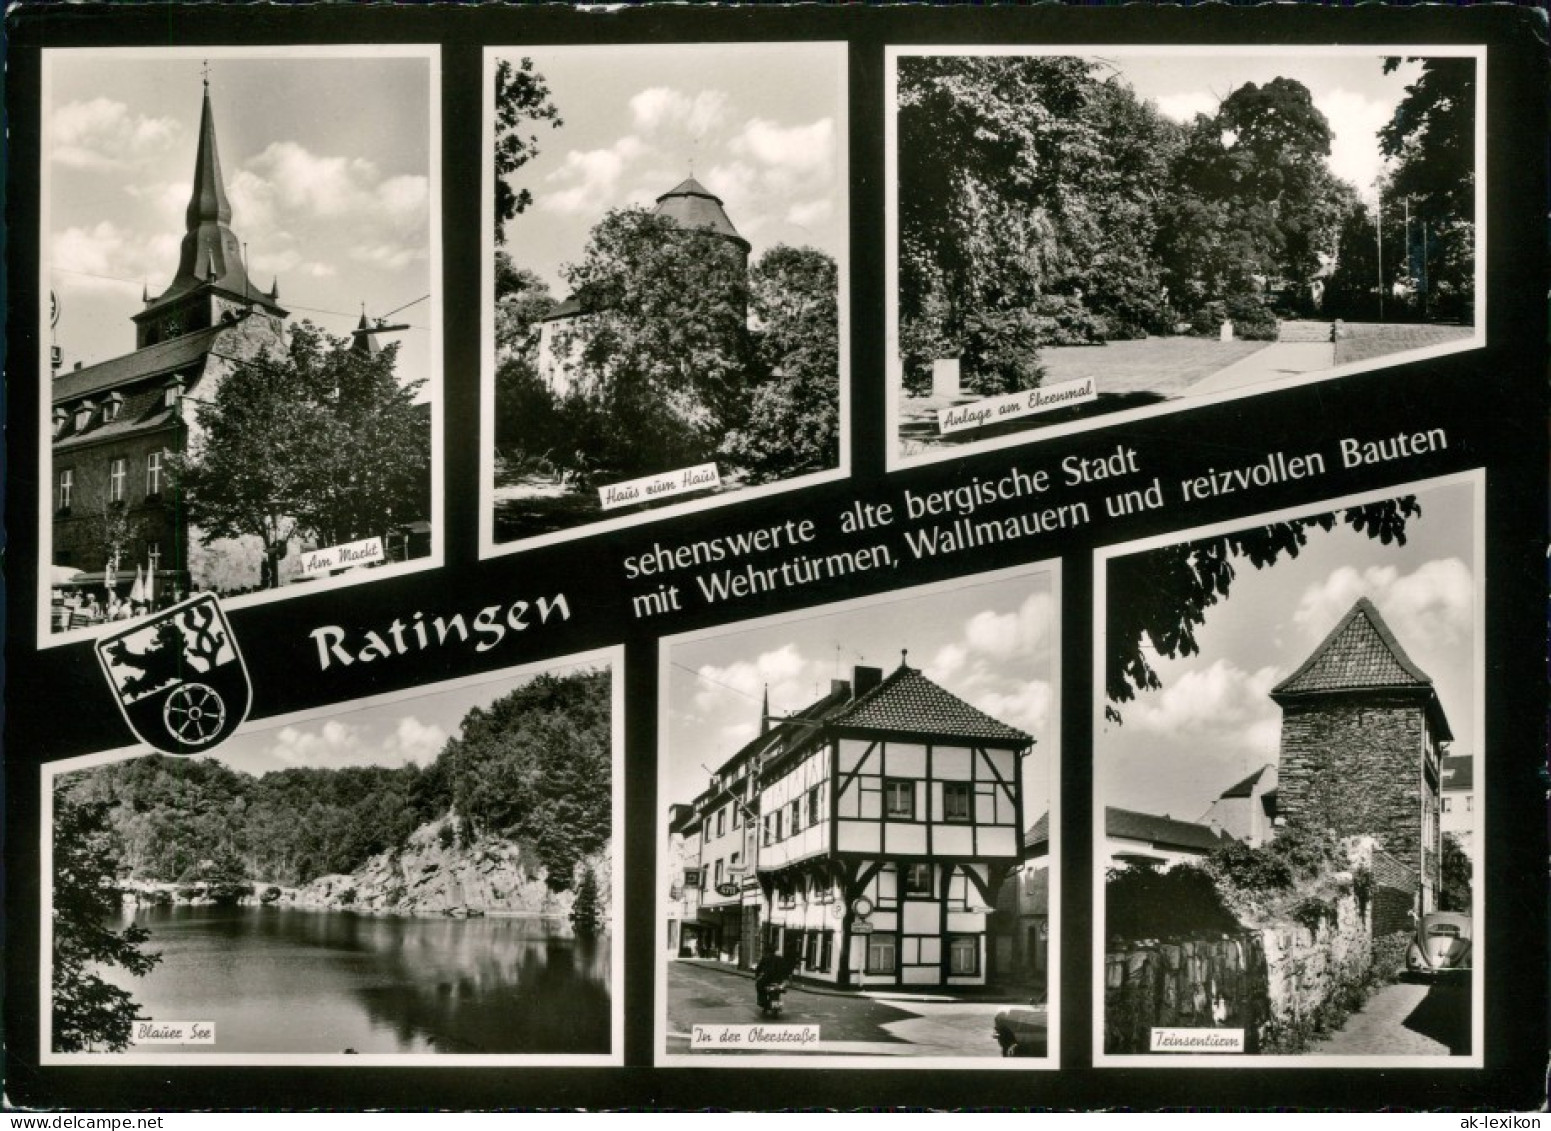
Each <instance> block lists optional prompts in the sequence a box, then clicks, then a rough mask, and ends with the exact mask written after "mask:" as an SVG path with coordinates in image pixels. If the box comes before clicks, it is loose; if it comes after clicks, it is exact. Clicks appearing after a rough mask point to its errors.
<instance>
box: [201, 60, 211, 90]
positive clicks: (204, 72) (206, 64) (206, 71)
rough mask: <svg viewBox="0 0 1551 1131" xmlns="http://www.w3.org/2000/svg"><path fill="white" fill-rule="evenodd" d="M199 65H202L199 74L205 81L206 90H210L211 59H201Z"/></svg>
mask: <svg viewBox="0 0 1551 1131" xmlns="http://www.w3.org/2000/svg"><path fill="white" fill-rule="evenodd" d="M199 64H200V68H199V73H200V75H201V76H202V77H203V78H204V80H205V89H206V90H209V89H210V60H209V59H201V60H200V61H199Z"/></svg>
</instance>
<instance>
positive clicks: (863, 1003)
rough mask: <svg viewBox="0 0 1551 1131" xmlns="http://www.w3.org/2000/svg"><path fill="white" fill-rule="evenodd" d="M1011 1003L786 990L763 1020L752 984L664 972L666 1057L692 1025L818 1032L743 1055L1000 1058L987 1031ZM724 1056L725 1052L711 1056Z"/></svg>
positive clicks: (680, 1046)
mask: <svg viewBox="0 0 1551 1131" xmlns="http://www.w3.org/2000/svg"><path fill="white" fill-rule="evenodd" d="M1009 1004H1015V1003H1014V1002H1012V1001H1003V1000H997V999H994V998H986V999H969V1000H960V999H956V998H955V997H953V996H952V995H950V994H931V995H922V996H916V995H910V996H904V995H894V994H890V993H886V992H880V993H878V994H871V993H863V994H855V993H836V992H832V991H826V990H817V989H816V990H810V989H804V988H802V987H800V986H797V985H796V984H793V985H792V987H791V988H790V989H789V990H788V991H787V994H786V1002H785V1012H784V1013H783V1014H782V1016H781V1017H780V1019H779V1020H775V1021H773V1020H771V1019H769V1018H767V1017H764V1016H763V1015H762V1014H761V1013H760V1011H759V1009H758V1007H757V1006H756V1005H755V1004H754V982H753V980H752V979H750V978H748V977H745V976H743V975H740V974H736V973H733V972H732V971H729V970H725V969H722V968H719V967H716V966H712V965H707V964H701V963H696V962H682V961H679V962H672V963H670V964H669V965H668V1034H667V1036H668V1040H667V1050H668V1052H669V1053H671V1054H674V1055H682V1054H685V1053H688V1052H690V1051H691V1050H690V1046H689V1042H690V1034H691V1032H692V1028H693V1026H695V1025H818V1026H819V1035H820V1044H819V1045H817V1046H810V1047H808V1048H806V1049H781V1048H772V1049H749V1050H746V1051H745V1052H742V1053H739V1054H735V1055H744V1056H761V1055H763V1056H791V1055H794V1054H797V1053H803V1054H807V1055H822V1056H882V1057H889V1056H892V1057H898V1056H911V1057H916V1056H922V1057H984V1058H991V1059H997V1058H999V1057H1000V1055H1001V1051H1000V1049H999V1048H998V1047H997V1043H996V1038H995V1037H994V1036H993V1035H992V1032H991V1020H992V1018H993V1017H994V1016H995V1015H996V1013H997V1011H999V1010H1001V1009H1005V1008H1006V1007H1007V1006H1008V1005H1009ZM715 1051H716V1052H717V1053H723V1052H725V1051H726V1050H722V1049H718V1050H715Z"/></svg>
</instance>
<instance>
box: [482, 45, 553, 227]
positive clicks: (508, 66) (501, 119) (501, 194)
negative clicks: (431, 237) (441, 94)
mask: <svg viewBox="0 0 1551 1131" xmlns="http://www.w3.org/2000/svg"><path fill="white" fill-rule="evenodd" d="M544 122H548V123H549V126H550V129H559V128H560V127H561V126H562V125H564V124H565V123H564V122H562V121H561V120H560V111H559V110H558V109H557V108H556V107H555V104H554V103H553V102H551V101H550V100H549V87H548V85H547V84H546V83H545V82H544V76H543V75H541V74H539V73H538V72H537V71H535V70H534V69H533V60H532V59H527V58H524V59H521V60H519V61H518V62H516V63H515V64H514V63H513V62H512V61H511V60H510V59H502V60H500V61H499V62H498V63H497V64H496V68H495V238H496V242H497V243H505V242H506V222H507V221H508V220H510V219H512V218H513V217H515V216H516V215H517V214H518V213H520V212H522V211H523V210H524V209H525V208H527V207H528V205H529V204H531V203H532V201H533V194H532V193H531V192H529V191H528V190H527V189H525V188H524V189H514V188H512V186H511V185H510V184H509V183H508V181H507V178H508V177H510V176H511V175H512V174H513V173H515V172H517V170H518V169H520V168H522V167H523V166H524V165H526V164H527V163H528V162H529V161H531V160H533V158H535V157H537V156H538V153H539V138H538V132H537V127H538V126H539V125H540V124H541V123H544Z"/></svg>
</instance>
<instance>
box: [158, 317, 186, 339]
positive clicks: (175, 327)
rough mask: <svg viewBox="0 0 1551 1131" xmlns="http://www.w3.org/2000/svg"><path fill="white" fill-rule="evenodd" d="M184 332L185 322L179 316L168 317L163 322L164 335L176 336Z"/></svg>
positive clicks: (164, 336)
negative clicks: (179, 319)
mask: <svg viewBox="0 0 1551 1131" xmlns="http://www.w3.org/2000/svg"><path fill="white" fill-rule="evenodd" d="M181 333H183V324H182V323H181V322H179V321H178V319H177V318H168V319H167V320H166V321H164V322H163V323H162V337H163V338H164V339H165V338H176V337H177V336H178V335H179V334H181Z"/></svg>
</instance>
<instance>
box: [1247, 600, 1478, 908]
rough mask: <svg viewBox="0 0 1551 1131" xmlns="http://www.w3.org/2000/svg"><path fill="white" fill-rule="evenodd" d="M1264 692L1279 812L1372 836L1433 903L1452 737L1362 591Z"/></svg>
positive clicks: (1418, 673)
mask: <svg viewBox="0 0 1551 1131" xmlns="http://www.w3.org/2000/svg"><path fill="white" fill-rule="evenodd" d="M1271 698H1272V699H1274V700H1275V701H1276V703H1277V705H1278V706H1280V707H1281V708H1282V744H1281V764H1280V767H1279V779H1280V780H1279V783H1278V790H1277V815H1278V817H1279V818H1285V820H1286V822H1287V823H1288V824H1291V825H1298V826H1302V827H1304V828H1309V829H1331V830H1334V831H1335V832H1336V833H1337V834H1338V835H1341V836H1372V837H1374V838H1376V839H1377V840H1378V842H1379V844H1380V845H1381V846H1382V847H1383V848H1384V850H1385V851H1386V852H1388V853H1390V855H1392V856H1394V857H1396V858H1397V859H1398V860H1400V861H1401V862H1402V863H1404V864H1405V865H1407V866H1408V867H1410V868H1411V869H1413V870H1414V871H1415V872H1416V874H1417V878H1418V880H1419V883H1420V888H1421V906H1420V907H1419V908H1418V910H1419V911H1430V910H1432V909H1433V908H1434V907H1435V906H1436V902H1437V892H1438V887H1439V881H1440V872H1439V858H1440V851H1441V848H1442V841H1441V833H1440V829H1439V788H1440V782H1441V780H1442V779H1441V774H1440V767H1441V761H1442V757H1443V744H1445V743H1447V742H1449V741H1450V740H1451V739H1452V738H1453V737H1454V736H1453V735H1452V734H1451V733H1450V731H1449V722H1448V719H1447V718H1446V717H1445V716H1444V713H1443V705H1442V703H1440V702H1439V699H1438V694H1437V691H1436V690H1435V689H1434V688H1433V682H1432V680H1431V679H1430V678H1429V677H1428V675H1427V673H1426V672H1424V671H1422V670H1421V669H1420V668H1419V667H1417V666H1416V664H1415V663H1413V662H1412V661H1411V658H1410V657H1409V656H1407V655H1406V653H1405V649H1403V648H1402V647H1401V646H1400V643H1399V642H1398V641H1397V640H1396V639H1395V636H1394V634H1393V633H1392V632H1390V630H1389V626H1388V625H1386V624H1385V623H1384V620H1383V618H1382V617H1380V616H1379V611H1378V610H1377V609H1376V608H1374V607H1373V604H1372V602H1370V601H1368V600H1367V598H1363V599H1362V600H1360V601H1358V602H1357V604H1355V605H1353V606H1352V609H1351V611H1350V612H1348V613H1347V614H1346V616H1344V617H1342V618H1341V621H1340V623H1338V624H1337V625H1336V626H1335V628H1333V629H1332V630H1331V631H1330V635H1328V636H1326V637H1325V639H1324V641H1323V642H1322V643H1321V644H1320V645H1319V647H1318V648H1316V649H1315V650H1314V653H1313V655H1311V656H1310V657H1309V658H1308V659H1307V660H1305V661H1304V663H1303V666H1302V667H1300V668H1299V669H1298V670H1297V671H1295V672H1293V674H1292V675H1290V676H1288V677H1287V678H1286V679H1285V680H1283V681H1282V682H1281V683H1279V684H1277V685H1276V687H1274V688H1272V689H1271Z"/></svg>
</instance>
